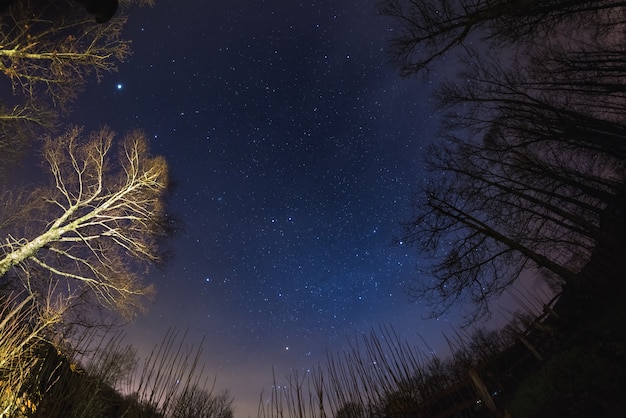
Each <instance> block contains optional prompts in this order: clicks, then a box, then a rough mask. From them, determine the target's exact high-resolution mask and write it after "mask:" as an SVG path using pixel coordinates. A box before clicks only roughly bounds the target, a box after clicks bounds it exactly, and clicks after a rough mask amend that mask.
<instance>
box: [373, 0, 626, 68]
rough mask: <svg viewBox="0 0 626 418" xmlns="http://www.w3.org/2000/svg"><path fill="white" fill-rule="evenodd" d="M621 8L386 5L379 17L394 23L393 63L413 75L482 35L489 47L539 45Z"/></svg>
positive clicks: (487, 1)
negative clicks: (567, 28) (562, 31)
mask: <svg viewBox="0 0 626 418" xmlns="http://www.w3.org/2000/svg"><path fill="white" fill-rule="evenodd" d="M623 6H624V4H623V2H621V1H618V0H592V1H589V0H548V1H546V0H530V1H529V0H512V1H509V0H423V1H413V0H382V1H380V2H379V12H380V14H382V15H385V16H389V17H391V18H393V20H394V23H395V27H394V32H393V36H392V39H391V43H390V53H391V57H392V60H393V61H394V62H395V63H396V64H397V65H398V67H399V69H400V71H401V73H402V74H403V75H412V74H416V73H418V72H420V71H422V70H426V69H428V68H429V66H431V65H432V64H433V63H434V62H435V61H437V60H440V59H442V58H444V57H445V56H448V55H450V53H451V52H454V51H458V49H457V47H459V46H469V45H470V44H471V43H472V42H473V41H475V40H476V39H477V37H478V36H480V37H482V38H483V40H484V41H486V42H487V43H488V45H489V47H490V48H499V47H502V46H506V47H511V46H512V45H513V46H515V47H519V46H520V45H522V44H531V45H533V46H536V45H537V44H542V43H543V42H545V41H546V40H547V39H548V38H550V36H552V35H554V34H555V33H557V32H558V31H560V30H563V28H564V27H569V28H572V27H573V28H576V31H578V32H584V31H585V30H586V28H587V25H588V24H589V23H593V22H595V21H597V20H598V17H599V16H603V15H604V14H605V13H606V12H607V11H613V10H617V11H619V10H620V8H622V7H623Z"/></svg>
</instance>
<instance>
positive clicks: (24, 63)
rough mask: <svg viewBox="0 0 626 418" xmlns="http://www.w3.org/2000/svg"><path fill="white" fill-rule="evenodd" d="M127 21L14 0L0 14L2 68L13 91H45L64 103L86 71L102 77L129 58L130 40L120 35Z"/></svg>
mask: <svg viewBox="0 0 626 418" xmlns="http://www.w3.org/2000/svg"><path fill="white" fill-rule="evenodd" d="M35 3H36V4H35ZM125 21H126V19H125V18H124V17H123V16H119V17H116V18H114V19H111V20H110V21H109V22H107V23H104V24H96V23H94V21H93V17H91V16H90V15H89V14H88V13H86V12H85V11H83V10H81V9H79V8H76V7H71V5H70V4H69V3H67V2H57V1H44V2H34V1H32V0H25V1H18V2H15V3H14V4H13V5H12V6H11V7H10V8H9V10H8V11H7V12H6V13H5V15H3V16H2V26H1V29H2V30H1V31H0V45H1V47H0V71H2V73H3V74H4V75H5V76H7V77H8V78H9V80H10V81H11V85H12V86H13V92H14V93H15V94H23V95H24V96H26V97H27V98H32V97H36V96H38V95H45V96H47V97H50V98H51V99H52V100H53V102H54V103H55V104H57V105H64V104H66V103H67V102H68V101H70V100H72V99H74V98H75V97H76V94H77V92H78V91H79V90H80V89H82V88H83V86H84V84H85V82H86V77H87V76H88V75H89V74H92V73H93V74H94V75H95V77H96V79H97V80H100V79H101V77H102V75H103V73H104V72H108V71H113V70H115V69H116V62H118V61H123V60H124V59H126V58H127V57H128V56H129V54H130V42H129V41H125V40H122V39H121V38H120V36H121V30H122V27H123V25H124V23H125Z"/></svg>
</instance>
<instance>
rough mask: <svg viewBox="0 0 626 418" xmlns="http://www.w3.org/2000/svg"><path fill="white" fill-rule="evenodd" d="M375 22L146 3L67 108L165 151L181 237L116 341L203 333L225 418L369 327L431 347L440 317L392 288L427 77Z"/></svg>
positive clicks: (428, 123)
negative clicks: (401, 57) (148, 297)
mask: <svg viewBox="0 0 626 418" xmlns="http://www.w3.org/2000/svg"><path fill="white" fill-rule="evenodd" d="M390 23H391V22H389V21H386V20H385V19H383V18H382V17H379V16H377V14H376V11H375V7H374V1H370V0H367V1H363V0H359V1H356V0H345V1H330V0H325V1H314V0H309V1H307V2H297V1H287V0H281V1H277V0H276V1H260V0H234V1H229V2H209V1H184V2H183V1H167V0H158V1H157V4H156V6H155V7H154V8H152V9H146V8H143V9H132V10H131V11H130V17H129V24H128V27H127V30H126V32H125V36H126V37H127V38H130V39H132V40H133V50H134V54H133V56H132V57H131V58H130V60H129V62H128V63H125V64H123V65H121V66H120V68H119V72H118V73H117V74H108V75H106V76H105V77H104V79H103V80H102V82H101V83H100V84H99V85H94V86H90V88H89V89H88V91H87V92H86V93H85V94H84V95H82V96H81V99H80V100H79V102H78V103H77V105H76V110H75V112H74V113H73V115H72V118H73V119H74V120H75V121H76V122H77V123H79V124H84V125H86V126H88V127H90V128H97V127H99V126H100V125H103V124H106V125H109V126H111V127H112V128H113V129H115V130H116V131H118V132H120V133H123V132H124V131H126V130H129V129H134V128H141V129H143V130H144V131H145V132H146V133H147V134H148V136H149V137H150V138H151V145H152V148H153V150H154V152H155V153H158V154H162V155H164V156H165V157H166V158H167V160H168V162H169V164H170V168H171V175H172V178H173V180H174V181H175V182H176V183H177V185H178V186H177V189H176V191H175V193H174V195H173V196H172V198H171V208H172V211H173V212H174V214H175V215H176V216H178V217H179V218H180V219H181V220H182V222H183V224H184V230H183V231H182V232H181V233H179V234H178V236H176V237H175V239H174V240H173V242H172V247H173V249H174V254H175V258H174V259H173V260H172V262H170V263H169V264H168V265H167V266H166V267H165V269H164V270H163V271H160V272H155V273H154V274H152V275H151V276H150V278H149V279H150V281H152V282H154V283H155V284H156V286H157V288H158V297H157V300H156V302H155V304H154V305H153V306H152V307H151V310H150V313H149V314H148V315H147V316H146V317H145V318H142V319H140V320H139V321H138V322H137V323H136V324H135V325H134V326H133V327H131V328H130V330H129V341H130V342H133V343H135V344H137V345H138V346H139V347H140V348H142V349H149V348H150V347H151V346H152V345H153V344H156V343H158V342H159V341H160V340H161V339H162V338H163V336H164V335H165V332H166V331H167V329H168V328H169V327H177V328H178V329H180V330H185V329H189V336H188V339H189V340H190V341H196V342H198V341H200V339H201V337H202V336H203V335H206V337H207V340H206V343H205V349H204V353H205V355H204V360H205V361H206V363H207V366H208V369H209V370H210V372H211V373H217V378H218V386H219V387H221V388H228V389H230V390H231V392H232V394H233V395H234V396H235V397H236V405H235V406H236V408H237V411H236V414H235V416H237V417H246V416H248V415H254V414H255V413H256V410H257V404H258V399H259V395H260V392H261V390H262V389H263V387H265V392H266V393H268V388H269V387H270V385H271V384H272V366H274V368H275V370H276V375H277V376H279V377H280V376H283V375H287V374H289V373H290V368H297V369H303V370H306V369H307V368H312V367H314V366H315V365H317V364H318V363H319V362H320V361H323V360H324V359H325V350H326V349H329V350H330V351H338V350H342V349H344V348H345V347H346V341H347V338H348V337H351V336H354V335H358V334H360V333H363V332H369V331H370V330H371V329H372V327H375V326H376V325H377V324H379V323H381V324H391V325H393V326H394V327H395V329H396V330H397V331H398V333H399V334H400V335H402V336H403V337H404V338H406V339H407V340H409V341H414V342H418V341H419V339H420V335H422V336H424V337H425V338H426V339H428V340H429V341H432V344H433V345H434V346H437V344H439V343H438V342H439V341H440V339H441V335H442V333H443V332H449V331H450V329H451V328H450V323H451V322H454V321H453V320H452V319H451V318H441V320H439V321H436V320H425V319H423V317H424V316H426V315H427V313H428V309H427V308H426V307H425V306H424V305H423V304H419V303H411V302H410V301H409V297H408V296H407V294H406V289H407V286H409V285H410V283H412V282H414V281H415V280H418V275H417V267H418V266H419V265H420V263H421V264H423V263H424V262H423V261H422V260H420V258H419V257H418V254H416V253H415V250H413V249H411V248H405V247H404V246H399V247H398V246H392V245H391V243H392V239H393V237H394V235H397V234H399V233H400V228H399V223H400V222H401V221H402V220H406V219H408V217H409V216H410V214H411V211H410V198H411V196H412V194H413V193H414V192H415V189H416V187H415V185H416V184H417V183H418V182H419V181H420V180H421V178H422V176H423V172H422V168H421V166H420V161H421V156H422V154H423V152H424V149H425V147H426V146H427V144H428V143H429V141H431V140H432V139H433V138H434V136H435V131H436V115H435V111H434V110H433V109H432V106H431V101H430V94H431V83H430V81H428V80H416V79H410V80H403V79H401V78H399V76H398V75H397V72H396V70H395V69H394V68H393V67H392V66H391V65H390V64H388V63H387V56H386V54H385V43H386V40H387V38H388V37H389V36H390V33H389V31H388V29H387V27H388V26H390ZM436 77H437V74H436V73H434V74H432V76H431V79H430V80H431V81H433V82H436V81H437V80H436ZM118 84H119V86H118Z"/></svg>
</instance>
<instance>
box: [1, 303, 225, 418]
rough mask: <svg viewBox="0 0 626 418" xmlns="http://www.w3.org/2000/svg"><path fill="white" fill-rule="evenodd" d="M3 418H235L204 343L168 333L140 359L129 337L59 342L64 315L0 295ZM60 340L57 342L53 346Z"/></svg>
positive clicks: (93, 332)
mask: <svg viewBox="0 0 626 418" xmlns="http://www.w3.org/2000/svg"><path fill="white" fill-rule="evenodd" d="M0 304H1V305H0V417H2V418H4V417H7V418H13V417H42V418H55V417H59V418H61V417H62V418H99V417H102V418H105V417H111V418H113V417H115V418H119V417H126V418H142V417H151V418H159V417H163V418H179V417H180V418H182V417H190V416H193V417H207V418H230V417H232V402H233V399H232V397H231V396H230V395H229V394H228V392H222V393H219V394H217V393H214V392H215V383H216V378H213V379H210V378H209V377H208V376H207V375H206V373H205V372H206V370H205V368H204V366H203V365H202V364H201V362H200V358H201V354H202V346H203V342H201V343H200V344H188V343H187V341H186V335H185V334H184V333H183V334H181V333H180V332H178V331H177V330H174V329H171V330H169V331H168V332H167V333H166V334H165V336H164V339H163V341H162V342H161V343H160V344H157V345H156V346H155V347H154V348H153V350H152V351H151V353H150V354H149V355H148V357H147V358H146V359H145V360H144V361H143V362H141V361H140V360H139V356H138V353H137V351H136V349H135V348H133V347H132V346H131V345H129V344H125V343H124V334H123V333H122V332H120V331H118V332H114V333H111V332H106V331H103V330H102V329H99V328H91V329H86V330H84V331H83V332H82V333H80V334H75V335H74V336H73V338H64V341H63V342H61V341H60V340H59V339H55V338H53V337H54V332H55V329H56V328H55V326H56V325H58V324H59V323H61V316H62V313H61V311H60V310H58V309H56V310H55V309H52V308H51V307H50V306H47V307H40V306H37V305H36V304H35V302H34V298H33V296H27V297H21V296H20V295H15V296H9V297H1V298H0ZM53 340H55V341H53Z"/></svg>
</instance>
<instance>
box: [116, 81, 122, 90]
mask: <svg viewBox="0 0 626 418" xmlns="http://www.w3.org/2000/svg"><path fill="white" fill-rule="evenodd" d="M115 87H116V88H117V89H118V90H122V88H124V85H123V84H122V83H117V86H115Z"/></svg>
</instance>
